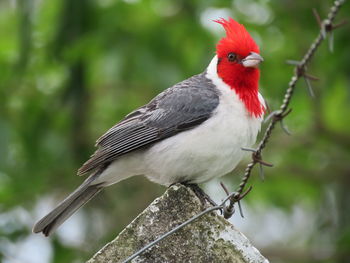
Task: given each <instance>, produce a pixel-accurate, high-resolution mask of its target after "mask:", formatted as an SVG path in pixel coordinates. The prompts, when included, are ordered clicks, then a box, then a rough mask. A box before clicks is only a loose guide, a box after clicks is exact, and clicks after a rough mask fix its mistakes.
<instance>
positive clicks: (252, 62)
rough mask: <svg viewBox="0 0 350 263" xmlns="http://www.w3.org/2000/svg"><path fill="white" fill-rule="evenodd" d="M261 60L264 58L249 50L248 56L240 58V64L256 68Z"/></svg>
mask: <svg viewBox="0 0 350 263" xmlns="http://www.w3.org/2000/svg"><path fill="white" fill-rule="evenodd" d="M262 61H264V59H263V58H262V56H260V55H259V54H258V53H255V52H250V54H249V55H248V56H246V57H245V58H244V59H242V65H243V66H245V67H246V68H257V67H258V66H259V64H260V63H261V62H262Z"/></svg>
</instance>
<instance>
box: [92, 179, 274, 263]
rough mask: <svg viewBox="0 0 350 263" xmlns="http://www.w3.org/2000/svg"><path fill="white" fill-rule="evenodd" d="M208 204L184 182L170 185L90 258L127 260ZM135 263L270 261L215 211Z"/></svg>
mask: <svg viewBox="0 0 350 263" xmlns="http://www.w3.org/2000/svg"><path fill="white" fill-rule="evenodd" d="M205 208H206V207H205V206H204V205H203V204H202V203H201V202H200V200H199V199H198V198H197V196H196V195H195V194H194V193H193V191H192V190H191V189H189V188H187V187H185V186H183V185H180V184H177V185H174V186H172V187H170V188H169V189H168V190H167V191H166V192H165V193H164V194H163V195H162V196H161V197H159V198H157V199H156V200H154V201H153V203H152V204H151V205H150V206H149V207H148V208H146V209H145V210H144V211H143V212H142V213H141V214H140V215H139V216H138V217H137V218H136V219H134V221H132V222H131V223H130V224H129V225H128V226H127V227H126V228H125V229H124V230H123V231H122V232H121V233H120V234H119V235H118V236H117V237H116V238H115V239H114V240H113V241H111V242H110V243H108V244H106V245H105V246H104V247H103V248H102V249H101V250H100V251H99V252H97V253H96V254H95V255H94V256H93V257H92V258H91V259H90V260H89V261H88V262H87V263H107V262H108V263H112V262H122V261H123V260H124V259H126V258H127V257H128V256H130V255H131V254H133V253H134V252H136V251H137V250H139V249H141V248H142V247H144V246H145V245H147V244H148V243H150V242H151V241H153V240H155V239H156V238H157V237H159V236H160V235H162V234H164V233H166V232H167V231H169V230H171V229H173V228H174V227H176V226H177V225H179V224H181V223H183V222H184V221H186V220H187V219H189V218H191V217H192V216H194V215H196V214H198V213H200V212H201V211H203V210H204V209H205ZM131 262H155V263H157V262H162V263H163V262H181V263H182V262H186V263H187V262H193V263H199V262H208V263H209V262H218V263H222V262H234V263H243V262H244V263H248V262H249V263H253V262H254V263H261V262H264V263H268V260H267V259H265V258H264V257H263V256H262V255H261V254H260V252H259V251H258V250H257V249H256V248H255V247H253V246H252V245H251V243H250V242H249V240H248V239H247V238H246V237H245V236H244V235H243V234H242V233H240V232H239V231H238V230H236V229H235V228H234V227H233V226H232V225H231V224H230V223H229V222H228V221H227V220H225V219H224V218H223V217H221V216H219V215H218V214H217V213H216V212H212V213H209V214H207V215H205V216H203V217H201V218H199V219H198V220H197V221H194V222H193V223H191V224H190V225H187V226H186V227H184V228H182V229H180V230H179V231H178V232H176V233H174V234H173V235H171V236H169V237H167V238H166V239H164V240H162V241H161V242H160V243H158V244H157V245H155V246H154V247H152V248H151V249H149V250H148V251H146V252H144V253H143V254H142V255H140V256H139V257H137V258H135V259H134V260H132V261H131Z"/></svg>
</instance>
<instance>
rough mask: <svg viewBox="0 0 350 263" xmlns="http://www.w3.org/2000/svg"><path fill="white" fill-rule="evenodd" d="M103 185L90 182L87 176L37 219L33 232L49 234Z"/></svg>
mask: <svg viewBox="0 0 350 263" xmlns="http://www.w3.org/2000/svg"><path fill="white" fill-rule="evenodd" d="M102 188H103V186H101V185H98V184H97V185H96V184H91V180H89V178H88V179H87V180H86V181H85V182H84V183H83V184H82V185H81V186H79V187H78V188H77V189H76V190H75V191H74V192H73V193H71V194H70V195H69V196H68V197H67V198H66V199H64V200H63V201H62V202H61V203H60V204H59V205H58V206H57V207H56V208H55V209H54V210H52V211H51V212H50V213H49V214H47V215H46V216H45V217H43V218H42V219H41V220H40V221H38V222H37V223H36V224H35V225H34V227H33V232H34V233H40V232H43V234H44V235H45V236H49V235H50V234H51V233H52V232H53V231H54V230H55V229H56V228H57V227H59V226H60V225H61V224H62V223H63V222H64V221H66V220H67V219H68V218H69V217H70V216H71V215H72V214H73V213H74V212H75V211H77V210H78V209H79V208H80V207H81V206H83V205H84V204H85V203H87V202H88V201H89V200H90V199H91V198H93V197H94V196H95V195H96V194H98V193H99V192H100V191H101V190H102Z"/></svg>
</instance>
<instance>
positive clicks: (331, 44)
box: [328, 31, 334, 53]
mask: <svg viewBox="0 0 350 263" xmlns="http://www.w3.org/2000/svg"><path fill="white" fill-rule="evenodd" d="M328 48H329V52H331V53H333V51H334V33H333V31H331V32H329V39H328Z"/></svg>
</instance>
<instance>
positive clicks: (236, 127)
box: [143, 57, 262, 185]
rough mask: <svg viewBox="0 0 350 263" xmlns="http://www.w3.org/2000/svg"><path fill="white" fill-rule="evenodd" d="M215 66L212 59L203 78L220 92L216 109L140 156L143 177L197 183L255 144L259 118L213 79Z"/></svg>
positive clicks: (231, 164)
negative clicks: (144, 168) (192, 126)
mask: <svg viewBox="0 0 350 263" xmlns="http://www.w3.org/2000/svg"><path fill="white" fill-rule="evenodd" d="M216 64H217V58H216V57H214V59H213V60H212V61H211V63H210V65H209V67H208V70H207V78H209V79H211V80H212V81H213V83H214V84H215V85H216V86H217V87H218V89H219V90H220V92H221V95H220V103H219V105H218V107H217V108H216V110H215V112H214V114H213V115H212V117H210V118H209V119H208V120H207V121H205V122H204V123H202V124H201V125H199V126H198V127H196V128H194V129H191V130H189V131H185V132H182V133H179V134H177V135H175V136H173V137H170V138H168V139H165V140H163V141H161V142H159V143H157V144H155V145H154V146H152V147H151V148H149V149H148V150H147V151H146V152H145V153H144V154H145V155H144V162H143V164H144V165H146V166H147V168H146V170H145V175H146V176H147V177H148V178H149V179H150V180H152V181H155V182H157V183H160V184H164V185H169V184H172V183H175V182H184V181H189V182H193V183H201V182H205V181H207V180H209V179H211V178H214V177H219V176H222V175H225V174H227V173H229V172H230V171H232V170H233V169H234V168H235V167H236V166H237V164H238V162H239V161H240V160H241V159H242V157H243V155H244V154H245V153H244V151H242V149H241V148H242V147H250V146H251V145H252V144H253V143H254V142H255V140H256V136H257V134H258V132H259V130H260V125H261V121H262V118H254V117H251V116H250V115H249V114H248V112H247V110H246V109H245V106H244V104H243V102H241V101H240V100H239V98H238V96H237V94H236V93H235V92H234V91H233V90H231V89H230V87H229V86H228V85H226V84H225V83H224V82H223V81H222V80H221V79H220V78H219V77H218V76H217V73H216ZM259 97H261V96H259ZM261 98H262V97H261Z"/></svg>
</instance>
